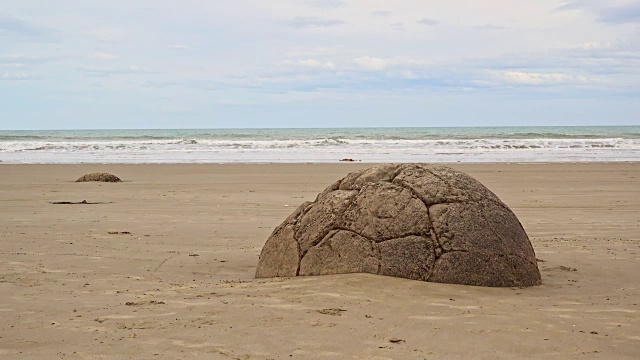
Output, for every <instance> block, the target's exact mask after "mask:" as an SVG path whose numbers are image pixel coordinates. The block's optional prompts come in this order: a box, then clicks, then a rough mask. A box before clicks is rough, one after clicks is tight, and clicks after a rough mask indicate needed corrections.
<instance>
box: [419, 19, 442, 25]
mask: <svg viewBox="0 0 640 360" xmlns="http://www.w3.org/2000/svg"><path fill="white" fill-rule="evenodd" d="M418 24H420V25H427V26H434V25H438V24H440V21H437V20H433V19H427V18H422V19H420V20H418Z"/></svg>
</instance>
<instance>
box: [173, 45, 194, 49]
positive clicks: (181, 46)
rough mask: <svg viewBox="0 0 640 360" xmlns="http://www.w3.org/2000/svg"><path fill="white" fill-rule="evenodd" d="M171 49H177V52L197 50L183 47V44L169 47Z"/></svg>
mask: <svg viewBox="0 0 640 360" xmlns="http://www.w3.org/2000/svg"><path fill="white" fill-rule="evenodd" d="M169 49H176V50H195V48H193V47H191V46H187V45H182V44H175V45H171V46H169Z"/></svg>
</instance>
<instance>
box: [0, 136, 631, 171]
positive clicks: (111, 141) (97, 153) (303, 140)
mask: <svg viewBox="0 0 640 360" xmlns="http://www.w3.org/2000/svg"><path fill="white" fill-rule="evenodd" d="M558 129H565V128H558ZM584 129H588V131H587V130H584V131H583V133H584V134H583V136H581V134H580V133H577V134H574V133H567V131H566V130H565V131H559V130H557V131H555V132H553V131H551V132H549V131H550V130H549V129H546V132H545V133H544V134H540V133H539V132H532V131H531V128H523V129H522V130H521V131H519V132H518V131H510V132H508V133H504V131H502V132H497V131H496V130H492V131H487V130H485V131H484V132H483V131H476V134H474V133H473V132H472V131H471V130H469V129H463V130H460V131H458V132H455V131H454V130H447V131H440V132H439V133H436V134H433V133H426V132H424V130H423V132H424V133H421V132H420V131H419V130H420V129H407V130H404V131H402V130H398V129H393V131H385V129H368V130H362V131H358V130H344V129H326V131H324V132H323V131H322V130H319V129H313V130H295V131H294V130H287V131H286V130H275V129H274V130H264V129H255V130H246V131H236V132H233V131H220V133H215V132H213V131H212V130H206V131H205V130H201V131H186V130H185V131H170V130H148V131H146V132H145V131H144V130H139V131H136V132H133V131H128V132H127V131H125V130H122V131H120V132H117V133H114V132H116V131H114V130H104V131H102V132H100V131H94V132H91V131H85V132H82V133H75V132H70V133H63V132H54V133H51V132H21V133H18V134H17V135H16V133H15V132H13V133H9V134H6V132H5V133H4V134H3V133H2V132H0V160H1V161H3V162H5V163H78V162H122V163H164V162H166V163H189V162H216V163H217V162H335V161H337V160H339V159H342V158H353V159H356V160H361V161H364V162H387V161H392V162H422V161H425V162H567V161H569V162H591V161H640V136H638V133H637V130H636V129H635V128H631V130H630V129H629V128H622V129H623V130H622V131H617V132H616V131H613V130H610V128H608V129H609V130H607V131H603V133H605V134H598V133H597V132H596V131H593V130H592V128H584ZM251 131H252V132H251ZM607 135H616V136H608V137H607ZM474 136H475V137H474ZM535 136H538V137H535Z"/></svg>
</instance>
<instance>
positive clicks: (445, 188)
mask: <svg viewBox="0 0 640 360" xmlns="http://www.w3.org/2000/svg"><path fill="white" fill-rule="evenodd" d="M357 272H364V273H372V274H380V275H387V276H395V277H402V278H407V279H415V280H423V281H433V282H440V283H452V284H466V285H477V286H501V287H512V286H517V287H520V286H532V285H538V284H540V282H541V280H540V271H539V270H538V265H537V263H536V256H535V253H534V251H533V247H532V246H531V243H530V241H529V238H528V237H527V234H526V232H525V231H524V229H523V227H522V225H521V224H520V222H519V221H518V219H517V218H516V216H515V215H514V214H513V212H512V211H511V210H510V209H509V207H508V206H507V205H505V204H504V203H503V202H502V201H500V199H498V197H497V196H496V195H495V194H494V193H492V192H491V191H490V190H489V189H487V188H486V187H485V186H483V185H482V184H481V183H480V182H478V181H477V180H475V179H474V178H472V177H471V176H469V175H466V174H464V173H462V172H459V171H456V170H453V169H451V168H449V167H446V166H439V165H428V164H401V165H394V164H389V165H379V166H374V167H371V168H368V169H363V170H360V171H356V172H354V173H351V174H349V175H347V176H346V177H345V178H343V179H341V180H338V181H337V182H336V183H334V184H333V185H331V186H329V187H328V188H327V189H326V190H324V191H323V192H322V193H320V194H319V195H318V197H317V198H316V200H315V201H314V202H306V203H304V204H302V205H301V206H300V207H299V208H298V209H297V210H296V211H295V212H294V213H293V214H291V215H290V216H289V217H288V218H287V219H286V220H285V221H284V222H283V223H282V224H281V225H280V226H278V227H277V228H276V229H275V230H274V231H273V233H272V234H271V236H270V237H269V239H267V242H266V244H265V245H264V247H263V249H262V252H261V254H260V260H259V263H258V268H257V270H256V277H257V278H267V277H292V276H306V275H328V274H345V273H357Z"/></svg>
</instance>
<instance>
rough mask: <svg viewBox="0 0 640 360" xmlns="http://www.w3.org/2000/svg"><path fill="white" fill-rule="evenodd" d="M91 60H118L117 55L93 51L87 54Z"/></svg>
mask: <svg viewBox="0 0 640 360" xmlns="http://www.w3.org/2000/svg"><path fill="white" fill-rule="evenodd" d="M88 57H89V58H91V59H97V60H115V59H117V58H119V56H118V55H115V54H111V53H108V52H102V51H95V52H93V53H91V54H89V56H88Z"/></svg>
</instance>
